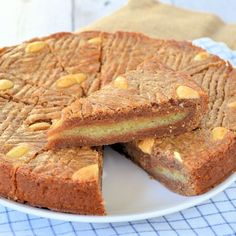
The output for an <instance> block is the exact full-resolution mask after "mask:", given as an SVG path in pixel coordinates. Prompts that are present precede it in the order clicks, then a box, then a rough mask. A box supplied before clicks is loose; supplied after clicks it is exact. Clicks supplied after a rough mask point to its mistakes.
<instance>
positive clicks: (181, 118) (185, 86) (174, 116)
mask: <svg viewBox="0 0 236 236" xmlns="http://www.w3.org/2000/svg"><path fill="white" fill-rule="evenodd" d="M206 110H207V96H206V94H205V93H204V92H203V90H202V89H201V88H200V87H199V86H197V85H196V84H195V83H194V82H192V81H191V79H190V78H189V77H188V76H186V75H185V74H182V73H178V72H174V71H172V70H171V69H168V68H167V67H165V66H163V65H162V64H160V63H159V62H158V61H157V60H156V59H152V60H148V61H147V62H145V63H143V64H142V65H140V66H139V67H138V69H137V70H133V71H130V72H127V73H126V74H124V75H122V76H118V77H117V78H116V79H115V80H114V81H113V82H112V83H111V84H109V85H107V86H104V87H103V88H102V89H101V90H99V91H97V92H95V93H93V94H91V95H89V96H88V97H86V98H81V99H79V100H77V101H75V102H74V103H72V104H71V105H70V106H69V107H67V108H66V109H65V110H64V111H63V112H62V119H61V120H60V121H59V122H58V123H57V124H56V126H55V127H53V128H52V129H51V130H50V131H49V136H48V141H49V147H50V148H60V147H69V146H84V145H85V146H86V145H88V146H97V145H104V144H112V143H117V142H127V141H131V140H134V139H137V138H144V137H147V136H149V135H154V136H156V137H163V136H169V135H171V134H181V133H183V132H186V131H189V130H192V129H194V128H196V127H197V125H198V124H199V122H200V120H201V118H202V116H203V114H204V112H205V111H206Z"/></svg>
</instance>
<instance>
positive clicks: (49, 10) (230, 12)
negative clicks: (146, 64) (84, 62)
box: [0, 0, 236, 46]
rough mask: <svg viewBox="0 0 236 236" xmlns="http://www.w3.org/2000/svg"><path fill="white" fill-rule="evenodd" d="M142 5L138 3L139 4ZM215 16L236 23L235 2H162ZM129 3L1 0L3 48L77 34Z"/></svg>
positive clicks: (0, 40) (112, 0)
mask: <svg viewBox="0 0 236 236" xmlns="http://www.w3.org/2000/svg"><path fill="white" fill-rule="evenodd" d="M137 1H138V0H137ZM162 2H165V3H169V4H172V5H177V6H182V7H184V8H188V9H192V10H198V11H206V12H213V13H216V14H218V15H219V16H220V17H222V18H223V19H224V20H225V21H227V22H232V23H233V22H235V23H236V14H235V12H236V1H235V0H162ZM126 3H127V0H0V46H6V45H12V44H16V43H20V42H21V41H23V40H26V39H30V38H32V37H35V36H42V35H47V34H50V33H53V32H57V31H73V30H75V29H79V28H81V27H83V26H86V25H89V24H90V23H92V22H93V21H95V20H97V19H99V18H101V17H102V16H105V15H109V14H110V13H112V12H113V11H115V10H116V9H119V8H120V7H121V6H123V5H125V4H126Z"/></svg>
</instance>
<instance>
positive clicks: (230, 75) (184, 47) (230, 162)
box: [115, 42, 236, 195]
mask: <svg viewBox="0 0 236 236" xmlns="http://www.w3.org/2000/svg"><path fill="white" fill-rule="evenodd" d="M167 46H168V50H166V51H164V50H163V52H162V54H160V56H161V58H162V60H163V61H165V62H166V63H167V64H168V66H172V67H173V68H179V69H181V70H183V71H185V72H187V73H188V74H189V75H191V77H192V79H194V81H196V82H197V83H198V84H199V85H201V86H202V87H203V88H204V89H205V90H206V91H207V92H208V95H209V112H208V113H206V115H205V116H204V118H203V120H202V121H201V123H200V126H199V128H198V129H196V130H194V131H191V132H187V133H185V134H181V135H179V136H175V137H168V138H167V137H166V138H162V139H158V138H154V137H149V138H147V139H144V140H141V141H133V142H131V143H128V144H120V145H117V146H116V147H115V148H117V149H118V150H120V151H122V152H124V153H125V154H127V156H128V157H130V158H131V159H132V160H133V161H134V162H136V163H137V164H138V165H140V166H141V167H142V168H143V169H144V170H146V171H147V172H148V173H149V174H150V175H152V176H153V177H154V178H155V179H157V180H158V181H161V182H162V183H163V184H165V185H166V186H167V187H168V188H170V189H171V190H173V191H175V192H177V193H180V194H183V195H197V194H201V193H204V192H206V191H208V190H209V189H211V188H212V187H214V186H216V185H217V184H219V183H220V182H222V181H223V180H224V179H225V178H226V177H228V176H229V175H230V174H231V173H234V172H235V171H236V155H235V152H236V135H235V131H236V112H235V111H236V71H235V69H233V68H232V66H231V65H230V64H229V63H228V62H225V61H223V60H221V59H220V58H218V57H216V56H213V55H211V54H209V53H207V52H206V51H204V50H202V49H199V48H197V47H194V46H192V45H191V44H189V43H185V44H184V43H181V42H180V43H178V42H172V43H171V42H167ZM169 52H171V56H170V54H169Z"/></svg>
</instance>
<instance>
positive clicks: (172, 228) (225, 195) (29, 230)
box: [0, 38, 236, 236]
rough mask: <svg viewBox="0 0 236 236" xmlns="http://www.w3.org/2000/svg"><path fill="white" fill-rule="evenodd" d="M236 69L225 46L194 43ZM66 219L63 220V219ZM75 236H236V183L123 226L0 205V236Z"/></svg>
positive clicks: (234, 59)
mask: <svg viewBox="0 0 236 236" xmlns="http://www.w3.org/2000/svg"><path fill="white" fill-rule="evenodd" d="M194 43H195V44H197V45H199V46H202V47H203V48H205V49H207V50H208V51H209V52H211V53H214V54H217V55H219V56H221V57H222V58H224V59H226V60H229V61H230V62H231V63H232V64H234V65H235V66H236V52H234V51H232V50H230V49H229V48H227V46H226V45H225V44H222V43H215V42H214V41H212V40H211V39H208V38H202V39H198V40H195V41H194ZM65 220H66V219H65ZM33 235H37V236H55V235H62V236H75V235H84V236H86V235H97V236H100V235H101V236H108V235H109V236H111V235H125V236H136V235H140V236H143V235H145V236H154V235H160V236H162V235H165V236H175V235H181V236H182V235H183V236H184V235H186V236H192V235H204V236H205V235H206V236H211V235H217V236H218V235H236V182H234V183H233V184H232V185H231V186H230V187H228V188H227V189H226V190H225V191H224V192H222V193H220V194H218V195H217V196H215V197H214V198H212V199H210V200H208V201H206V202H204V203H202V204H200V205H198V206H195V207H192V208H190V209H187V210H184V211H181V212H178V213H175V214H171V215H167V216H163V217H158V218H154V219H149V220H142V221H133V222H124V223H107V224H92V223H72V222H67V221H58V220H50V219H47V218H41V217H36V216H33V215H28V214H24V213H21V212H18V211H15V210H11V209H9V208H6V207H3V206H0V236H33Z"/></svg>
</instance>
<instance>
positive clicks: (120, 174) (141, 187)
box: [0, 148, 236, 223]
mask: <svg viewBox="0 0 236 236" xmlns="http://www.w3.org/2000/svg"><path fill="white" fill-rule="evenodd" d="M235 180H236V173H235V174H233V175H232V176H230V177H229V178H228V179H227V180H225V181H224V182H223V183H222V184H220V185H218V186H217V187H215V188H214V189H212V190H211V191H209V192H208V193H206V194H203V195H200V196H196V197H183V196H180V195H178V194H175V193H173V192H171V191H169V190H168V189H167V188H165V187H164V186H163V185H161V184H160V183H158V182H157V181H155V180H154V179H151V178H150V177H149V176H148V175H147V174H146V173H145V172H144V171H143V170H141V169H140V168H139V167H137V166H136V165H134V164H133V163H132V162H131V161H129V160H127V159H126V158H125V157H122V156H121V155H119V154H118V153H116V152H115V151H113V150H111V149H110V148H107V149H106V150H105V163H104V174H103V195H104V198H105V203H106V209H107V213H108V215H107V216H83V215H76V214H67V213H59V212H54V211H50V210H46V209H40V208H35V207H31V206H28V205H24V204H21V203H16V202H14V201H10V200H6V199H3V198H2V199H0V204H2V205H4V206H6V207H10V208H12V209H15V210H18V211H22V212H25V213H28V214H33V215H37V216H41V217H47V218H51V219H58V220H67V221H78V222H96V223H98V222H121V221H132V220H141V219H147V218H152V217H157V216H163V215H166V214H170V213H174V212H177V211H180V210H183V209H186V208H189V207H192V206H195V205H197V204H199V203H201V202H203V201H205V200H207V199H209V198H211V197H213V196H215V195H216V194H218V193H219V192H221V191H223V190H224V189H225V188H227V187H228V186H229V185H230V184H232V183H233V182H234V181H235Z"/></svg>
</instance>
